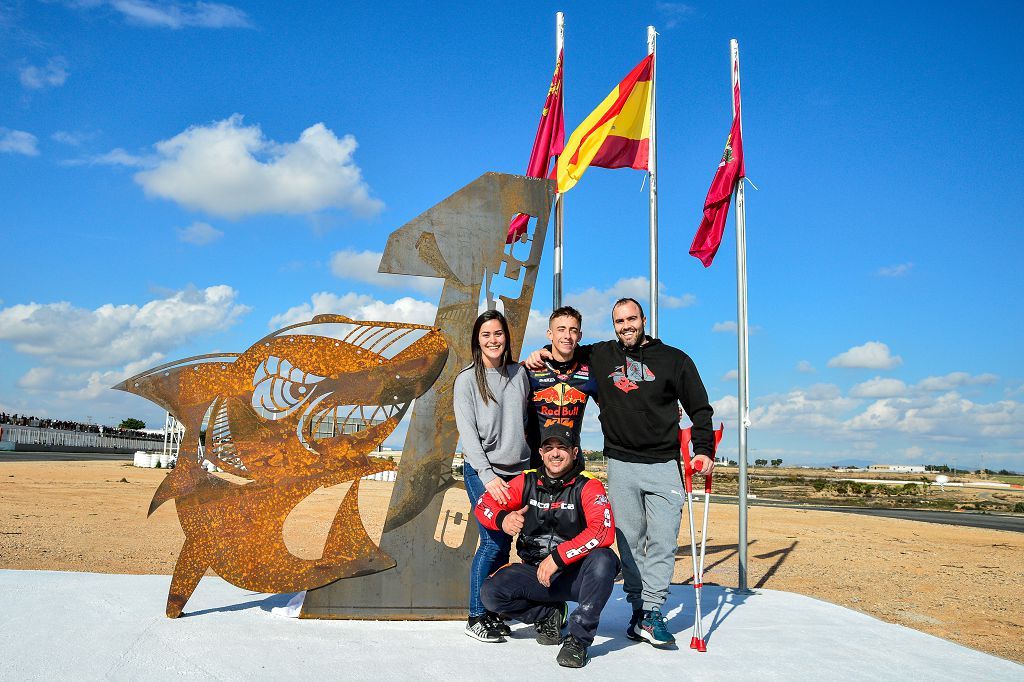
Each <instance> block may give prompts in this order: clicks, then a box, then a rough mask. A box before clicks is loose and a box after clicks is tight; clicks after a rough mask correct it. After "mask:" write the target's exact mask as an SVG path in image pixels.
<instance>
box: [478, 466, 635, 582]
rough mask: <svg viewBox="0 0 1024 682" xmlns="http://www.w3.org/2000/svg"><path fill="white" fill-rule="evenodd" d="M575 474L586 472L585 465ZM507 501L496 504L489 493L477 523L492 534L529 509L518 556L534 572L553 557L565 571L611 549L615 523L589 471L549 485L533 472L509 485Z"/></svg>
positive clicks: (482, 501)
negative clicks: (596, 551) (595, 552)
mask: <svg viewBox="0 0 1024 682" xmlns="http://www.w3.org/2000/svg"><path fill="white" fill-rule="evenodd" d="M576 468H577V469H581V468H582V463H580V464H578V465H577V467H576ZM508 485H509V491H508V496H509V500H508V502H506V503H505V504H498V502H497V501H496V500H495V499H494V498H493V497H491V494H490V493H488V492H485V493H484V494H483V495H482V496H481V497H480V500H479V501H478V502H477V503H476V507H475V509H474V511H475V513H476V518H477V519H479V521H480V523H482V524H483V525H484V526H486V527H487V528H490V529H491V530H502V528H501V522H502V521H503V520H504V519H505V517H506V516H508V515H509V514H510V513H511V512H514V511H518V510H520V509H522V508H523V507H526V508H527V509H526V511H525V512H524V513H523V517H524V519H523V529H522V531H520V533H519V537H518V539H517V540H516V551H517V552H518V554H519V558H520V559H522V560H523V563H526V564H531V565H534V566H536V565H537V564H539V563H540V562H541V561H543V560H544V559H545V558H546V557H547V556H549V555H550V556H551V557H552V558H553V559H554V561H555V563H556V564H557V565H558V567H559V568H560V569H561V568H565V567H566V566H568V565H569V564H572V563H575V562H577V561H579V560H580V559H582V558H583V557H585V556H586V555H587V554H589V553H590V551H591V550H593V549H594V548H596V547H610V546H611V544H612V542H613V541H614V540H615V521H614V519H613V518H612V508H611V505H610V504H609V503H608V495H607V493H606V492H605V489H604V485H602V484H601V481H599V480H597V479H596V478H594V477H593V475H592V474H590V473H588V472H586V471H581V470H580V471H575V472H570V473H569V474H568V476H567V478H564V479H556V480H552V479H549V478H548V477H547V476H544V475H542V474H540V473H539V472H537V471H536V470H535V469H530V470H527V471H524V472H523V473H521V474H519V475H518V476H516V477H515V478H514V479H512V480H511V481H510V482H509V484H508Z"/></svg>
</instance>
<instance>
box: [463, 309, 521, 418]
mask: <svg viewBox="0 0 1024 682" xmlns="http://www.w3.org/2000/svg"><path fill="white" fill-rule="evenodd" d="M491 320H497V321H498V322H500V323H501V330H502V331H503V332H505V350H504V351H503V352H502V354H501V363H500V366H499V367H498V371H499V372H501V373H502V374H504V375H505V377H508V370H506V369H505V367H506V366H508V365H511V364H512V363H513V362H515V361H514V360H513V359H512V337H511V336H509V333H508V320H506V319H505V316H504V315H502V314H501V313H499V312H498V311H497V310H485V311H484V312H482V313H480V317H478V318H476V322H474V323H473V336H472V338H471V339H470V340H469V346H470V348H471V349H472V350H473V372H474V374H475V375H476V385H477V388H478V389H479V390H480V396H481V397H482V398H483V399H484V405H486V404H487V400H488V398H489V399H491V400H494V401H495V402H497V398H495V397H494V394H493V393H491V389H490V388H489V387H488V386H487V367H486V366H485V365H484V353H483V350H481V348H480V327H482V326H484V323H485V322H490V321H491Z"/></svg>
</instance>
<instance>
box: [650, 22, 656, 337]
mask: <svg viewBox="0 0 1024 682" xmlns="http://www.w3.org/2000/svg"><path fill="white" fill-rule="evenodd" d="M657 51H658V32H657V31H655V30H654V27H653V26H648V27H647V54H649V55H654V60H653V61H652V63H651V137H650V143H649V144H648V147H647V171H648V173H649V174H650V178H649V180H650V181H649V182H648V186H649V188H650V232H651V300H650V311H649V312H648V320H649V321H650V334H651V336H653V337H657V336H658V133H657V121H658V116H657V112H656V103H657V92H658V90H657V78H656V75H657V73H658V56H657Z"/></svg>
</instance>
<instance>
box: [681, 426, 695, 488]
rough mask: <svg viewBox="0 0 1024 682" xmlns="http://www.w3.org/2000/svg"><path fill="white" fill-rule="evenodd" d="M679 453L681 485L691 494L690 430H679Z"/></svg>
mask: <svg viewBox="0 0 1024 682" xmlns="http://www.w3.org/2000/svg"><path fill="white" fill-rule="evenodd" d="M679 453H680V454H681V455H682V457H683V485H684V486H686V492H688V493H692V492H693V462H692V461H690V429H679Z"/></svg>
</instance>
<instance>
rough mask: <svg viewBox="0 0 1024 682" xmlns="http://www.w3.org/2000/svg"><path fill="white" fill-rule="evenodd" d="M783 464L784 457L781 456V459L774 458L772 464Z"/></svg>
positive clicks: (775, 465)
mask: <svg viewBox="0 0 1024 682" xmlns="http://www.w3.org/2000/svg"><path fill="white" fill-rule="evenodd" d="M781 465H782V459H781V458H780V459H773V460H772V466H773V467H778V466H781Z"/></svg>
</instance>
